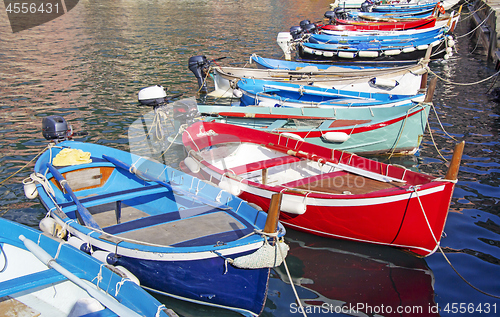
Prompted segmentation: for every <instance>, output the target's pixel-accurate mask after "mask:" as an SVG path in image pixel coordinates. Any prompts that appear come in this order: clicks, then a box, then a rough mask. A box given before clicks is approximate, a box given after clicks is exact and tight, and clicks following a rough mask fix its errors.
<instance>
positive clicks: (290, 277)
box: [278, 248, 307, 317]
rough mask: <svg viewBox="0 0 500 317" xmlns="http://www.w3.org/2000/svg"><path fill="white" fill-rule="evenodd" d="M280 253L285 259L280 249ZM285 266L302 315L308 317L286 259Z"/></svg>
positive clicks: (284, 260)
mask: <svg viewBox="0 0 500 317" xmlns="http://www.w3.org/2000/svg"><path fill="white" fill-rule="evenodd" d="M278 249H279V251H280V254H281V257H282V258H283V253H282V252H281V249H280V248H278ZM283 264H284V266H285V271H286V275H287V276H288V280H289V281H290V286H292V290H293V294H294V295H295V298H296V299H297V302H298V303H299V306H300V308H301V311H302V315H304V317H307V314H306V311H305V309H304V306H302V302H301V300H300V298H299V295H298V294H297V290H296V289H295V284H294V283H293V280H292V276H291V275H290V271H289V270H288V265H286V259H285V258H283Z"/></svg>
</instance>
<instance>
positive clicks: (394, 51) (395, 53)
mask: <svg viewBox="0 0 500 317" xmlns="http://www.w3.org/2000/svg"><path fill="white" fill-rule="evenodd" d="M384 54H385V55H386V56H394V55H399V54H401V50H387V51H384Z"/></svg>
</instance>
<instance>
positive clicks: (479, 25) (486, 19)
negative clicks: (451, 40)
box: [456, 11, 495, 39]
mask: <svg viewBox="0 0 500 317" xmlns="http://www.w3.org/2000/svg"><path fill="white" fill-rule="evenodd" d="M493 12H495V11H491V12H490V14H488V16H487V17H486V18H485V19H484V20H483V21H482V22H481V23H479V24H478V25H477V26H476V27H475V28H474V29H473V30H472V31H470V32H467V33H465V34H462V35H460V36H457V37H456V38H457V39H459V38H462V37H464V36H467V35H469V34H472V33H473V32H475V31H476V30H477V29H478V28H479V27H481V25H483V24H484V22H486V21H488V18H489V17H490V15H491V14H492V13H493Z"/></svg>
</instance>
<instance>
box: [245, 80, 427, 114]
mask: <svg viewBox="0 0 500 317" xmlns="http://www.w3.org/2000/svg"><path fill="white" fill-rule="evenodd" d="M237 86H238V89H239V90H240V91H241V93H242V96H241V98H240V100H241V104H242V106H253V105H258V106H264V107H273V108H277V107H284V108H303V107H315V108H335V109H340V108H363V107H365V108H376V107H393V106H395V105H401V104H408V103H412V102H413V101H412V100H417V99H419V98H423V95H394V94H386V93H367V92H361V91H348V90H338V89H334V88H322V87H316V86H308V85H299V84H293V83H287V82H275V81H268V80H261V79H253V78H242V79H241V80H240V81H238V83H237Z"/></svg>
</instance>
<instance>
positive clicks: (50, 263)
mask: <svg viewBox="0 0 500 317" xmlns="http://www.w3.org/2000/svg"><path fill="white" fill-rule="evenodd" d="M19 240H21V241H22V242H23V243H24V245H25V246H26V248H27V249H28V250H29V251H30V252H31V253H33V254H34V255H35V256H36V257H37V258H38V259H39V260H40V261H41V262H43V264H45V265H46V266H47V267H49V268H52V269H54V270H56V271H57V272H59V273H61V274H62V275H64V276H65V277H67V278H68V279H69V280H70V281H71V282H73V283H74V284H76V285H77V286H79V287H81V288H82V289H83V290H85V291H86V292H87V293H88V294H89V295H90V296H92V297H93V298H95V299H97V300H98V301H99V302H101V303H102V304H103V305H104V306H106V307H107V308H109V309H110V310H111V311H113V312H114V313H115V314H117V315H118V316H130V317H136V316H137V317H139V316H140V315H139V314H137V313H136V312H134V311H133V310H131V309H130V308H128V307H126V306H124V305H122V304H121V303H120V302H118V301H117V300H115V299H114V298H112V297H111V296H110V295H108V294H106V293H104V292H103V291H99V290H97V289H96V288H93V287H92V286H90V285H89V284H87V283H85V282H84V281H83V280H82V279H80V278H79V277H77V276H76V275H75V274H73V273H71V272H70V271H68V270H67V269H65V268H64V267H63V266H62V265H60V264H59V263H57V262H56V260H55V259H54V258H52V257H51V256H50V254H48V253H47V252H46V251H45V250H44V249H42V248H41V247H40V246H39V245H37V244H36V243H35V242H33V241H31V240H30V239H27V238H26V237H25V236H23V235H20V236H19Z"/></svg>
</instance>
